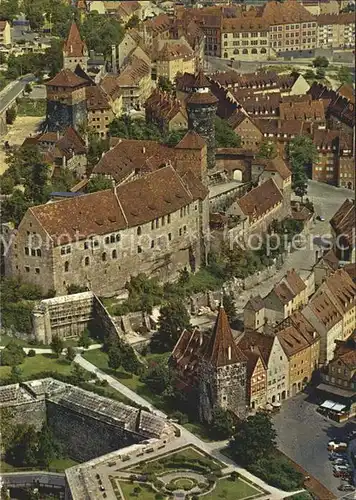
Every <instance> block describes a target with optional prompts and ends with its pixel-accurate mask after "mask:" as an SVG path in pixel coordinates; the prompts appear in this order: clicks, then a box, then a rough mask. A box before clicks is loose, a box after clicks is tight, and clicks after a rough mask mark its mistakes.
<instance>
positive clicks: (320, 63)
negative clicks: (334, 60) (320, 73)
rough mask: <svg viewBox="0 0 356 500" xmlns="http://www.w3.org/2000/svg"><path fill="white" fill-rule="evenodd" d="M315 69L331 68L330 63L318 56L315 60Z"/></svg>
mask: <svg viewBox="0 0 356 500" xmlns="http://www.w3.org/2000/svg"><path fill="white" fill-rule="evenodd" d="M313 66H314V68H327V67H328V66H329V61H328V59H327V58H326V57H324V56H318V57H316V58H315V59H314V60H313Z"/></svg>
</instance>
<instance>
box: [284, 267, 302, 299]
mask: <svg viewBox="0 0 356 500" xmlns="http://www.w3.org/2000/svg"><path fill="white" fill-rule="evenodd" d="M285 281H286V283H287V285H288V287H289V288H290V289H291V290H292V292H293V293H294V294H295V295H299V294H300V293H301V292H303V290H305V289H306V287H307V285H306V284H305V283H304V281H303V280H302V278H301V277H300V276H299V274H297V273H296V272H295V269H289V270H288V271H287V274H286V276H285Z"/></svg>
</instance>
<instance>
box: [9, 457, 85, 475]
mask: <svg viewBox="0 0 356 500" xmlns="http://www.w3.org/2000/svg"><path fill="white" fill-rule="evenodd" d="M78 463H79V462H76V461H75V460H72V459H71V458H56V459H54V460H52V462H51V463H50V464H49V467H48V469H44V468H42V467H39V466H35V467H14V466H13V465H10V464H8V463H6V462H4V461H0V472H21V471H26V470H49V471H52V472H63V471H64V470H65V469H69V467H73V465H77V464H78Z"/></svg>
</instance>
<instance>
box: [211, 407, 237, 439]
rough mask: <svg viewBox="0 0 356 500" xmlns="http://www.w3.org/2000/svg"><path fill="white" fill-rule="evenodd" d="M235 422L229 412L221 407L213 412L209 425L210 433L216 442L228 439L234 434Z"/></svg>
mask: <svg viewBox="0 0 356 500" xmlns="http://www.w3.org/2000/svg"><path fill="white" fill-rule="evenodd" d="M233 428H234V425H233V420H232V417H231V415H230V414H229V412H227V411H225V410H223V409H222V408H220V407H219V406H217V407H215V408H214V410H213V415H212V421H211V423H210V425H209V432H210V435H211V437H212V438H213V439H214V440H222V439H228V438H230V437H231V436H232V433H233Z"/></svg>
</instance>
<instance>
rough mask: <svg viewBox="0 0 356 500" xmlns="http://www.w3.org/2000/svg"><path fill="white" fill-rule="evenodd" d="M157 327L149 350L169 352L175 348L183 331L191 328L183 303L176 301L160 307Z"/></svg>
mask: <svg viewBox="0 0 356 500" xmlns="http://www.w3.org/2000/svg"><path fill="white" fill-rule="evenodd" d="M158 325H159V326H158V331H157V332H156V333H155V334H154V335H153V337H152V340H151V348H152V350H154V351H156V352H166V351H169V350H171V349H172V348H173V347H174V346H175V344H176V343H177V341H178V339H179V337H180V335H181V333H182V332H183V330H185V329H189V328H190V326H191V325H190V319H189V313H188V311H187V308H186V307H185V305H184V302H183V301H181V300H179V299H176V300H172V301H170V302H167V303H166V304H165V305H163V306H161V308H160V316H159V320H158Z"/></svg>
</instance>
